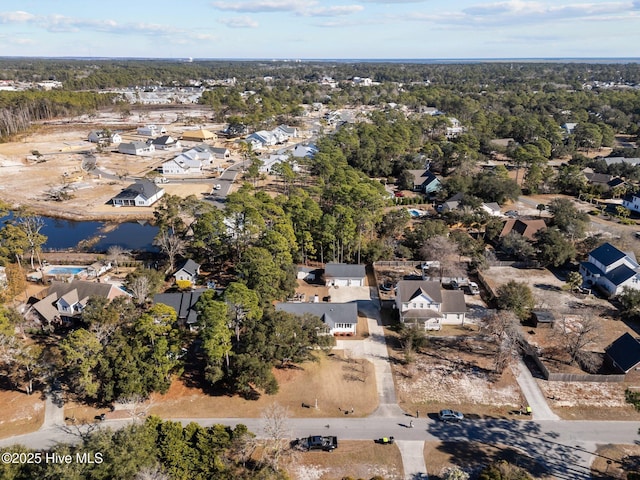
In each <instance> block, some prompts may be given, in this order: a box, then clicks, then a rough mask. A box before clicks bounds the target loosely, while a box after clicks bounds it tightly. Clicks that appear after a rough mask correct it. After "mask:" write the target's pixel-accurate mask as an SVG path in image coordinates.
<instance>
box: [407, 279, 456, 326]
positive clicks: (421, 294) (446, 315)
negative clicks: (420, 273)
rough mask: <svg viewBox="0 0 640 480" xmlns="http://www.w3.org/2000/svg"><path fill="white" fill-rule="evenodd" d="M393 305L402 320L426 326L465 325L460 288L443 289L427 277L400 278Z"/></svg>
mask: <svg viewBox="0 0 640 480" xmlns="http://www.w3.org/2000/svg"><path fill="white" fill-rule="evenodd" d="M395 306H396V308H397V310H398V313H399V314H400V321H401V322H402V323H415V324H421V325H424V329H425V330H440V328H442V325H464V321H465V318H466V313H467V306H466V304H465V301H464V292H463V291H462V290H444V289H443V288H442V285H441V284H440V282H438V281H430V280H400V281H399V282H398V284H397V292H396V305H395Z"/></svg>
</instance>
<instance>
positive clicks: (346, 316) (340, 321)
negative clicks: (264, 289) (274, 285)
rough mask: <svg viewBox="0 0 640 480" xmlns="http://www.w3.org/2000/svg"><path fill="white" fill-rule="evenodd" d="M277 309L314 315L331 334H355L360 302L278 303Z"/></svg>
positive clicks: (301, 314) (295, 313)
mask: <svg viewBox="0 0 640 480" xmlns="http://www.w3.org/2000/svg"><path fill="white" fill-rule="evenodd" d="M276 310H277V311H281V312H287V313H291V314H294V315H298V316H303V315H314V316H316V317H319V318H320V320H322V322H323V323H324V324H325V326H326V327H327V330H328V333H329V334H330V335H348V336H351V335H355V334H356V327H357V325H358V304H357V303H356V302H350V303H309V302H306V303H299V302H298V303H276Z"/></svg>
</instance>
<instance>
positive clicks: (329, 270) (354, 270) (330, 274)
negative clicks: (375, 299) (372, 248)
mask: <svg viewBox="0 0 640 480" xmlns="http://www.w3.org/2000/svg"><path fill="white" fill-rule="evenodd" d="M365 275H366V273H365V267H364V265H352V264H348V263H327V264H326V265H325V266H324V276H325V278H364V277H365Z"/></svg>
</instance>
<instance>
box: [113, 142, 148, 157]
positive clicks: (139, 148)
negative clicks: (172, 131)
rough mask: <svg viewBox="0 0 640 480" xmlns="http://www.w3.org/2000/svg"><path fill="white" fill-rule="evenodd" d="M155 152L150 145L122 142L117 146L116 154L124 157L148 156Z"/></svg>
mask: <svg viewBox="0 0 640 480" xmlns="http://www.w3.org/2000/svg"><path fill="white" fill-rule="evenodd" d="M155 151H156V147H154V146H153V144H152V143H145V142H122V143H121V144H120V145H118V152H120V153H124V154H126V155H148V154H150V153H153V152H155Z"/></svg>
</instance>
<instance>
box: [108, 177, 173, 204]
mask: <svg viewBox="0 0 640 480" xmlns="http://www.w3.org/2000/svg"><path fill="white" fill-rule="evenodd" d="M163 195H164V189H163V188H161V187H159V186H158V185H156V184H155V183H153V182H152V181H150V180H147V179H140V180H136V183H134V184H133V185H129V186H128V187H127V188H125V189H124V190H123V191H121V192H120V193H119V194H118V195H116V196H115V197H113V198H112V199H111V203H112V204H113V206H114V207H150V206H151V205H153V204H154V203H156V202H157V201H158V200H159V199H160V198H161V197H162V196H163Z"/></svg>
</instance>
